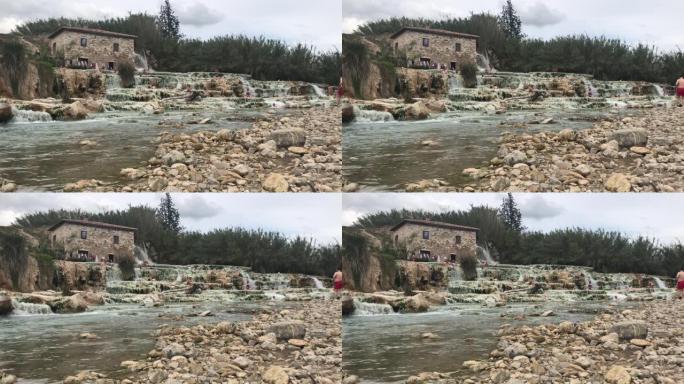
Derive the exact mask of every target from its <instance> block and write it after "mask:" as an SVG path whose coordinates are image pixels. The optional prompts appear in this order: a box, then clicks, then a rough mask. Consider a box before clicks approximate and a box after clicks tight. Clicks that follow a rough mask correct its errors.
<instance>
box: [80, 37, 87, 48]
mask: <svg viewBox="0 0 684 384" xmlns="http://www.w3.org/2000/svg"><path fill="white" fill-rule="evenodd" d="M87 46H88V39H86V38H85V37H81V47H87Z"/></svg>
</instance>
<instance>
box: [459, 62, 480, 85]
mask: <svg viewBox="0 0 684 384" xmlns="http://www.w3.org/2000/svg"><path fill="white" fill-rule="evenodd" d="M461 76H462V77H463V86H465V87H466V88H475V87H477V65H476V64H475V63H473V62H470V61H467V62H465V63H462V64H461Z"/></svg>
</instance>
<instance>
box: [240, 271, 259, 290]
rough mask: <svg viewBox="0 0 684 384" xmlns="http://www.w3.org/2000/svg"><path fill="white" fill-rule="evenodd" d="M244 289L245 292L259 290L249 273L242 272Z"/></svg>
mask: <svg viewBox="0 0 684 384" xmlns="http://www.w3.org/2000/svg"><path fill="white" fill-rule="evenodd" d="M242 289H243V290H245V291H251V290H255V289H257V285H256V281H254V280H253V279H252V278H251V277H250V276H249V274H248V273H247V272H242Z"/></svg>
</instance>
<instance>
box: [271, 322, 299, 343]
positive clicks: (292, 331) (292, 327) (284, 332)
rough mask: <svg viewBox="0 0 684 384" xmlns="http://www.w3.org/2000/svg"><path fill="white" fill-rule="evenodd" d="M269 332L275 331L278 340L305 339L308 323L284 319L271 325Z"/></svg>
mask: <svg viewBox="0 0 684 384" xmlns="http://www.w3.org/2000/svg"><path fill="white" fill-rule="evenodd" d="M267 333H274V334H275V335H276V338H278V340H290V339H303V338H304V336H306V325H305V324H304V323H302V322H301V321H283V322H280V323H275V324H273V325H271V326H270V327H269V328H268V331H267Z"/></svg>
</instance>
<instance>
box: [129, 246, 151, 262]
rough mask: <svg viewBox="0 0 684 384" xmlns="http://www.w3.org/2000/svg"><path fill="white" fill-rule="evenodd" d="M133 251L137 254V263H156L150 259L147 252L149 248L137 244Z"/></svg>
mask: <svg viewBox="0 0 684 384" xmlns="http://www.w3.org/2000/svg"><path fill="white" fill-rule="evenodd" d="M133 253H134V255H135V260H136V263H137V264H139V265H154V261H152V259H150V256H149V255H148V254H147V250H146V249H145V248H143V247H139V246H137V245H136V246H135V249H134V252H133Z"/></svg>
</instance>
